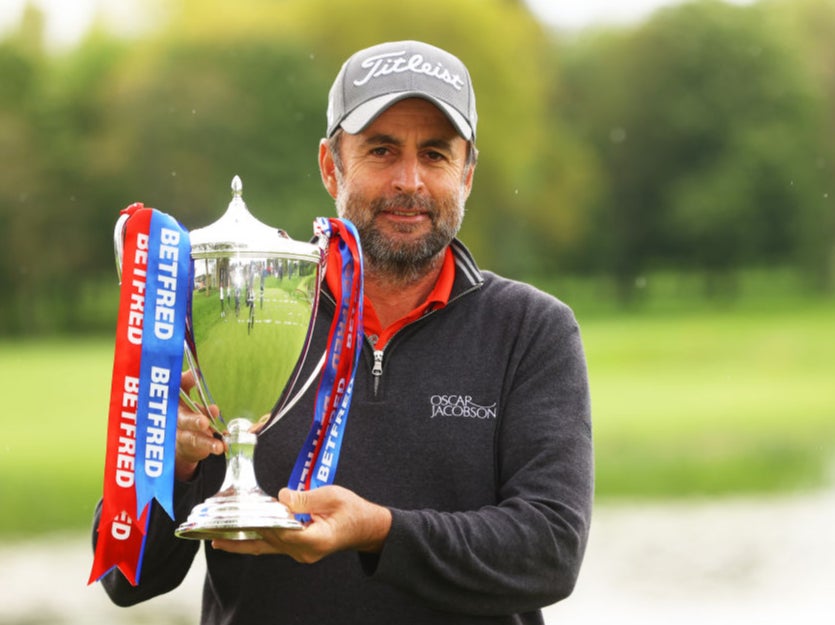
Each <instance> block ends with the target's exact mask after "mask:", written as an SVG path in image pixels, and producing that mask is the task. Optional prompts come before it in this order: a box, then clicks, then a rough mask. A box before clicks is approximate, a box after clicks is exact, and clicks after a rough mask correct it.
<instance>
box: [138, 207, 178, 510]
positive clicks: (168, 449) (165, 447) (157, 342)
mask: <svg viewBox="0 0 835 625" xmlns="http://www.w3.org/2000/svg"><path fill="white" fill-rule="evenodd" d="M190 278H191V245H190V243H189V237H188V232H187V231H186V229H185V228H183V227H182V226H180V224H178V223H177V221H176V220H175V219H173V218H172V217H170V216H169V215H166V214H165V213H162V212H159V211H156V210H155V211H154V212H153V214H152V216H151V225H150V232H149V240H148V274H147V278H146V282H145V309H144V314H143V323H142V327H143V332H142V360H141V366H140V377H139V393H138V404H137V410H136V469H135V481H136V509H137V511H139V510H143V509H144V508H145V506H146V505H147V504H148V503H149V502H150V501H151V500H152V499H156V500H157V501H158V502H159V503H160V505H161V506H162V508H163V509H164V510H165V511H166V512H167V513H168V515H169V516H170V517H171V518H172V519H173V518H174V503H173V496H174V493H173V491H174V454H175V447H176V437H177V405H178V402H179V391H180V377H181V374H182V367H183V349H184V342H183V341H184V339H185V320H186V312H187V310H188V307H189V305H190V303H189V298H190V297H191V282H190Z"/></svg>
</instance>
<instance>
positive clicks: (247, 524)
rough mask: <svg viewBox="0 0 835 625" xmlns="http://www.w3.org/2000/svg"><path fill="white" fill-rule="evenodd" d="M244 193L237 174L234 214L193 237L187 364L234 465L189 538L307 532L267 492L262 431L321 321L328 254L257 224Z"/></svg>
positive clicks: (183, 528)
mask: <svg viewBox="0 0 835 625" xmlns="http://www.w3.org/2000/svg"><path fill="white" fill-rule="evenodd" d="M242 191H243V186H242V184H241V180H240V178H239V177H238V176H235V178H234V180H233V181H232V201H231V202H230V203H229V206H228V208H227V210H226V213H225V214H224V215H223V216H222V217H221V218H220V219H218V220H217V221H216V222H214V223H213V224H211V225H209V226H206V227H205V228H200V229H197V230H193V231H191V233H190V239H191V257H192V260H193V262H194V284H193V289H194V290H193V293H192V311H191V315H190V320H189V321H187V333H189V334H191V336H192V337H193V341H187V343H188V344H187V346H186V349H185V360H186V362H187V364H188V368H189V369H190V370H191V372H192V373H193V375H194V379H195V382H196V384H195V390H196V393H197V396H198V397H197V400H196V401H197V403H198V404H199V405H200V406H201V407H202V409H203V410H202V411H203V412H204V413H205V414H207V415H210V413H209V410H208V407H209V406H210V405H211V404H217V405H218V406H219V408H220V410H221V412H220V415H219V416H218V417H217V418H213V417H211V415H210V418H212V427H213V428H214V429H215V430H216V431H217V432H219V433H221V434H223V436H224V441H225V442H226V445H227V452H226V460H227V468H226V475H225V478H224V482H223V485H222V486H221V488H220V491H219V492H218V493H217V494H215V495H214V496H212V497H210V498H209V499H207V500H206V501H205V502H203V503H201V504H198V505H197V506H195V508H194V509H193V510H192V511H191V514H190V515H189V517H188V519H187V520H186V521H185V522H184V523H182V524H181V525H180V526H179V527H178V528H177V530H176V532H175V533H176V535H177V536H179V537H180V538H190V539H198V540H199V539H213V538H226V539H233V540H246V539H253V538H260V535H259V534H258V530H259V529H260V528H301V527H302V525H301V523H299V522H298V521H297V520H296V519H295V517H294V516H293V515H292V514H291V513H290V512H289V511H288V510H287V508H286V507H285V506H284V505H283V504H281V503H279V502H278V500H277V499H275V498H274V497H270V496H269V495H267V494H266V493H264V492H263V490H262V489H261V488H260V487H259V486H258V483H257V481H256V478H255V470H254V465H253V456H254V451H255V444H256V440H257V437H256V434H255V433H254V431H253V427H254V426H255V424H256V423H257V422H259V421H260V422H261V424H262V426H263V425H266V424H267V423H268V422H269V421H270V420H271V419H273V418H275V417H276V415H277V413H278V412H279V410H280V408H281V406H282V405H283V404H284V403H286V401H287V400H288V398H289V396H290V394H291V393H292V387H293V385H294V382H295V378H296V377H297V375H298V372H299V370H300V369H301V364H302V362H303V361H304V357H305V355H306V351H307V347H308V344H309V340H310V335H311V329H312V326H313V321H314V317H315V311H316V306H317V300H318V293H319V284H320V278H321V275H320V269H321V266H322V257H323V248H322V246H321V245H317V244H316V243H302V242H299V241H294V240H293V239H291V238H290V237H288V236H287V234H286V233H285V232H284V231H282V230H278V229H275V228H271V227H269V226H267V225H265V224H263V223H261V222H260V221H258V220H257V219H256V218H255V217H253V216H252V214H251V213H250V212H249V210H248V209H247V207H246V204H245V203H244V201H243V198H242ZM189 323H190V327H189V325H188V324H189ZM183 395H184V394H183ZM183 399H184V400H185V401H186V402H187V403H189V404H190V405H191V407H192V408H195V409H196V408H197V406H195V405H194V402H193V400H192V399H191V398H189V397H187V396H184V397H183Z"/></svg>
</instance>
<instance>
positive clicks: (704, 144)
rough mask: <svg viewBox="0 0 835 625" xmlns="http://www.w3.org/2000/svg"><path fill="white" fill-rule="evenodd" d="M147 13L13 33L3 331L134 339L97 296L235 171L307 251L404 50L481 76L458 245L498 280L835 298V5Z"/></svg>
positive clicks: (198, 215) (1, 92) (0, 226)
mask: <svg viewBox="0 0 835 625" xmlns="http://www.w3.org/2000/svg"><path fill="white" fill-rule="evenodd" d="M147 5H148V7H147V8H148V10H149V11H150V10H157V11H158V13H159V14H160V16H161V17H160V18H159V20H158V22H157V24H156V25H155V27H154V28H153V29H151V30H147V31H145V32H143V33H142V34H141V35H138V36H133V37H131V38H126V37H117V36H115V35H113V34H111V33H109V32H108V31H107V30H106V29H104V28H102V27H94V28H93V29H91V31H90V32H89V33H87V35H86V36H85V37H84V39H83V40H82V41H81V42H80V43H79V44H77V45H75V46H73V47H72V48H70V49H67V50H61V51H60V52H56V51H54V50H52V49H51V48H50V47H49V46H48V44H47V42H46V41H45V40H44V28H43V26H44V23H43V16H42V15H41V14H40V13H39V12H38V10H37V9H36V8H34V7H29V8H28V9H27V10H26V12H25V13H24V15H23V17H22V19H21V22H20V24H19V25H18V27H17V28H16V29H15V30H13V31H11V32H9V33H8V34H7V35H6V36H5V37H4V39H3V40H2V41H0V76H2V84H0V154H2V156H3V158H2V162H3V167H2V168H0V290H2V293H3V304H2V307H0V334H4V335H15V334H31V333H37V332H54V331H76V330H95V329H101V328H102V326H108V324H110V323H112V320H111V319H110V316H109V313H110V311H107V314H100V313H101V308H102V307H101V305H100V300H101V296H100V288H101V285H103V284H107V285H112V284H113V283H114V281H115V269H114V261H113V252H112V246H111V240H112V228H113V224H114V223H115V220H116V217H117V215H118V211H119V210H120V209H121V208H123V207H124V206H126V205H128V204H130V203H132V202H135V201H142V202H144V203H145V204H146V205H148V206H154V207H156V208H159V209H160V210H163V211H165V212H168V213H170V214H172V215H174V216H175V217H177V218H178V219H179V220H180V221H181V222H182V223H183V224H184V225H185V226H186V227H189V228H194V227H199V226H202V225H205V224H207V223H209V222H211V221H214V220H215V219H216V218H217V217H218V216H219V215H220V214H221V213H222V212H223V210H224V209H225V206H226V204H227V202H228V201H229V184H230V181H231V179H232V177H233V176H234V175H236V174H237V175H240V176H241V178H242V179H243V181H244V197H245V200H246V201H247V203H248V205H249V206H250V209H251V210H252V212H253V213H254V214H255V215H256V216H258V217H259V218H260V219H261V220H262V221H265V222H267V223H270V224H271V225H276V226H279V227H282V228H284V229H285V230H287V231H288V232H289V233H290V234H291V235H292V236H293V237H294V238H298V239H305V238H307V237H309V236H310V233H311V223H312V220H313V218H314V217H316V216H319V215H331V214H332V213H333V205H332V201H331V200H330V197H329V196H328V195H327V194H326V193H325V191H324V189H323V188H322V185H321V183H320V180H319V175H318V171H317V166H316V153H317V145H318V142H319V139H320V138H321V136H322V134H323V133H324V127H325V106H326V100H327V91H328V89H329V87H330V83H331V81H332V80H333V77H334V75H335V74H336V71H337V70H338V68H339V64H340V63H341V62H342V61H343V60H344V58H346V57H347V55H348V54H350V53H351V52H353V51H354V50H356V49H358V48H360V47H363V46H366V45H370V44H372V43H375V42H378V41H382V40H385V39H405V38H417V39H424V40H427V41H429V42H432V43H435V44H437V45H440V46H442V47H445V48H447V49H449V50H451V51H452V52H454V53H456V54H457V55H458V56H460V57H461V58H462V59H463V60H464V61H465V62H466V63H467V64H468V66H469V68H470V70H471V73H472V75H473V81H474V84H475V87H476V92H477V98H478V108H479V117H480V119H479V131H478V141H477V142H478V146H479V150H480V158H479V165H478V169H477V173H476V182H475V187H474V191H473V194H472V196H471V198H470V201H469V202H468V212H467V217H466V219H465V226H464V229H463V231H462V233H461V236H462V238H463V239H464V240H465V242H466V243H467V244H468V245H469V246H470V247H471V248H473V250H474V252H475V253H476V255H477V258H478V259H479V262H480V264H481V265H482V266H484V267H485V268H489V269H493V270H496V271H500V272H503V273H506V274H509V275H515V276H518V277H524V278H528V279H532V278H535V277H537V276H551V277H553V276H559V275H568V274H571V275H590V276H605V277H607V278H608V279H611V280H612V281H613V282H614V283H615V284H617V285H618V291H617V292H618V293H619V295H620V297H621V298H622V299H623V300H624V301H628V300H629V299H630V297H631V296H632V294H633V293H634V285H635V281H636V279H637V278H638V277H640V276H641V275H643V274H644V273H645V272H649V271H653V270H658V269H672V270H681V271H700V272H703V273H704V275H705V276H706V277H707V278H708V279H707V281H706V284H709V285H716V284H722V285H728V284H731V285H732V284H733V276H734V275H735V274H736V272H738V271H739V270H741V269H743V268H748V267H781V268H785V267H789V268H791V269H792V270H794V271H796V272H797V275H799V276H801V277H802V279H803V280H804V281H805V282H806V283H807V285H808V288H810V289H815V290H819V291H826V290H832V289H833V286H835V211H833V194H835V189H834V188H833V180H835V176H833V174H835V140H833V139H835V71H833V65H832V59H835V0H760V2H756V3H754V4H751V5H746V6H736V5H729V4H726V3H724V2H721V1H719V0H696V1H692V2H688V3H685V4H681V5H675V6H672V7H669V8H665V9H662V10H659V11H657V12H656V13H654V14H653V15H652V16H650V17H649V18H648V19H646V20H644V21H643V22H641V23H639V24H635V25H630V26H619V27H607V28H595V29H588V30H584V31H581V32H579V33H565V32H560V31H556V30H549V29H547V28H545V27H544V26H543V25H542V24H540V23H538V22H537V21H536V20H535V19H534V17H533V16H532V15H531V14H530V12H529V11H528V10H527V8H526V6H525V5H524V2H521V0H458V2H455V3H450V2H448V1H447V0H422V1H421V2H416V1H406V0H404V2H402V3H400V4H399V5H398V6H397V8H396V9H392V8H391V5H390V3H386V2H383V1H382V0H352V1H351V2H331V1H328V0H281V1H271V2H265V1H264V0H249V1H248V2H241V3H237V4H236V5H235V7H234V10H233V8H231V7H230V6H229V3H227V2H223V1H221V0H200V1H197V0H178V1H177V2H159V1H158V0H147ZM162 8H164V9H165V10H164V12H161V9H162ZM114 305H115V304H114Z"/></svg>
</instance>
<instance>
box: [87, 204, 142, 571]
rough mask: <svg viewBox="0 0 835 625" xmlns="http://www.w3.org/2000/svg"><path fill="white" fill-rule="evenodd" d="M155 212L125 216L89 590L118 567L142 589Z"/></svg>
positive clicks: (136, 209) (134, 207)
mask: <svg viewBox="0 0 835 625" xmlns="http://www.w3.org/2000/svg"><path fill="white" fill-rule="evenodd" d="M152 212H153V211H152V210H151V209H147V208H145V207H144V205H143V204H141V203H136V204H131V205H130V206H129V207H127V208H126V209H125V210H123V211H122V214H127V215H129V219H128V221H127V225H126V227H125V241H124V252H123V258H122V286H121V291H120V297H119V317H118V320H117V323H116V348H115V354H114V358H113V378H112V382H111V386H110V410H109V415H108V428H107V452H106V456H105V467H104V488H103V497H102V508H101V518H100V520H99V527H98V539H97V541H96V551H95V555H94V558H93V568H92V571H91V572H90V579H89V581H88V582H87V583H88V584H90V583H93V582H95V581H97V580H99V579H100V578H101V577H102V576H103V575H104V574H105V573H107V572H108V571H109V570H110V569H112V568H113V567H114V566H116V567H118V568H119V570H120V571H122V573H123V574H124V576H125V578H127V580H128V581H129V582H130V583H131V584H132V585H134V586H136V585H137V584H138V583H139V570H140V567H141V564H142V552H143V548H144V545H145V533H146V530H147V525H148V510H149V508H150V506H146V507H145V509H144V510H142V511H141V513H138V512H137V510H136V490H135V481H134V466H135V462H136V406H137V398H138V391H139V373H140V360H141V355H142V320H143V311H144V300H145V278H146V271H147V266H148V254H147V250H148V231H149V228H150V222H151V214H152Z"/></svg>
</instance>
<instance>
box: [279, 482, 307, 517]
mask: <svg viewBox="0 0 835 625" xmlns="http://www.w3.org/2000/svg"><path fill="white" fill-rule="evenodd" d="M278 500H279V501H280V502H281V503H283V504H284V505H285V506H287V507H288V508H289V509H290V512H293V513H294V514H301V513H305V512H310V491H306V490H292V489H290V488H287V487H285V488H282V489H281V490H280V491H278Z"/></svg>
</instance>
